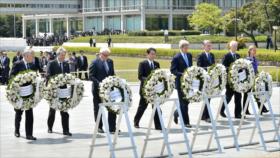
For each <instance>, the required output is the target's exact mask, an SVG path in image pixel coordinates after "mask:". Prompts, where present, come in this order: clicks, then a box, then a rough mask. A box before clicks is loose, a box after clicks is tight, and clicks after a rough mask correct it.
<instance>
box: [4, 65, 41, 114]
mask: <svg viewBox="0 0 280 158" xmlns="http://www.w3.org/2000/svg"><path fill="white" fill-rule="evenodd" d="M43 87H44V80H43V79H42V78H41V77H40V76H39V75H38V74H37V73H36V72H34V71H31V70H26V71H22V72H20V73H19V74H17V75H16V76H15V77H13V78H12V79H11V80H10V81H9V85H8V87H7V91H6V96H7V99H8V101H9V102H10V103H11V104H12V105H13V107H14V108H15V109H21V110H29V109H31V108H34V107H35V106H36V105H37V104H38V103H39V102H40V100H41V98H42V94H43V93H42V92H43Z"/></svg>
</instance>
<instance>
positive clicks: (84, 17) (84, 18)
mask: <svg viewBox="0 0 280 158" xmlns="http://www.w3.org/2000/svg"><path fill="white" fill-rule="evenodd" d="M85 31H86V16H85V15H83V32H85Z"/></svg>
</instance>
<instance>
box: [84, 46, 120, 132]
mask: <svg viewBox="0 0 280 158" xmlns="http://www.w3.org/2000/svg"><path fill="white" fill-rule="evenodd" d="M109 54H110V49H109V48H101V49H100V51H99V57H98V58H96V59H95V60H94V61H93V62H92V63H91V65H90V67H89V77H90V80H91V81H92V95H93V105H94V119H95V121H96V120H97V114H98V110H99V104H100V103H101V98H100V96H99V84H100V83H101V82H102V81H103V80H104V79H105V78H106V77H108V76H114V75H115V70H114V63H113V60H111V59H109V58H108V57H109ZM108 123H109V131H110V132H111V133H115V131H116V114H114V113H112V112H108ZM102 127H103V123H102V121H100V123H99V127H98V132H99V133H104V131H103V129H102Z"/></svg>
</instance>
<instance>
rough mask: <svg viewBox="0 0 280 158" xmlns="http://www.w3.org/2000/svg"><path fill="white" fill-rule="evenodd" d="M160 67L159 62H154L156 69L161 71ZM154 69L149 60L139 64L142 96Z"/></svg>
mask: <svg viewBox="0 0 280 158" xmlns="http://www.w3.org/2000/svg"><path fill="white" fill-rule="evenodd" d="M159 68H160V65H159V63H158V62H157V61H154V69H159ZM152 70H153V69H152V68H151V66H150V63H149V61H148V60H144V61H142V62H140V63H139V67H138V79H139V80H140V95H142V88H143V85H144V82H145V80H146V78H147V77H148V76H149V75H150V74H151V72H152Z"/></svg>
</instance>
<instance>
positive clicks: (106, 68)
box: [104, 61, 109, 74]
mask: <svg viewBox="0 0 280 158" xmlns="http://www.w3.org/2000/svg"><path fill="white" fill-rule="evenodd" d="M104 67H105V70H106V72H107V74H108V73H109V66H108V63H107V61H104Z"/></svg>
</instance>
